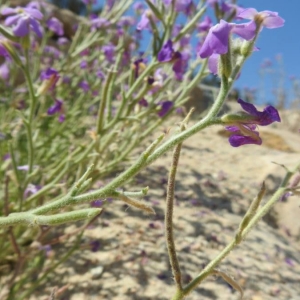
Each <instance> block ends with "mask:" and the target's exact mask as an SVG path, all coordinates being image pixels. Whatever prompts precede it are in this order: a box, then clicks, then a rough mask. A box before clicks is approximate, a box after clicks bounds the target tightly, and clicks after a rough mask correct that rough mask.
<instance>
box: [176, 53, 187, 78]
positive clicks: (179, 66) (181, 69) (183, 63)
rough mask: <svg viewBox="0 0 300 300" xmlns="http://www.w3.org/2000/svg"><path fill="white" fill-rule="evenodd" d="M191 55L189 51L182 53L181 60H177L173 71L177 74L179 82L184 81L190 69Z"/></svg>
mask: <svg viewBox="0 0 300 300" xmlns="http://www.w3.org/2000/svg"><path fill="white" fill-rule="evenodd" d="M189 58H190V54H189V52H188V51H184V52H182V54H181V56H180V58H179V59H176V60H175V62H174V64H173V68H172V70H173V71H174V72H175V78H176V79H177V80H179V81H181V80H183V75H184V73H185V72H186V70H187V68H188V61H189Z"/></svg>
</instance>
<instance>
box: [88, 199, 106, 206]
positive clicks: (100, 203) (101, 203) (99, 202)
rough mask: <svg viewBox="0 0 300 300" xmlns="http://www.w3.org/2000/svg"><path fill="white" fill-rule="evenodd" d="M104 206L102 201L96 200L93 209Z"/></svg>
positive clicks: (92, 204)
mask: <svg viewBox="0 0 300 300" xmlns="http://www.w3.org/2000/svg"><path fill="white" fill-rule="evenodd" d="M102 205H103V201H102V200H95V201H92V202H91V207H101V206H102Z"/></svg>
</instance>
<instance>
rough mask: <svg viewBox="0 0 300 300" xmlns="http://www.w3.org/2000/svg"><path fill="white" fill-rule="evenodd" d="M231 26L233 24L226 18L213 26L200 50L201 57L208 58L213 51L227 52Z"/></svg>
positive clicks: (218, 52)
mask: <svg viewBox="0 0 300 300" xmlns="http://www.w3.org/2000/svg"><path fill="white" fill-rule="evenodd" d="M231 28H232V26H231V24H230V23H227V22H226V21H224V20H221V21H220V23H219V24H216V25H215V26H213V27H211V28H210V30H209V32H208V34H207V36H206V39H205V41H204V43H203V45H202V47H201V49H200V51H199V55H200V57H201V58H206V57H209V56H211V55H212V54H213V53H217V54H225V53H227V52H228V40H229V34H230V31H231Z"/></svg>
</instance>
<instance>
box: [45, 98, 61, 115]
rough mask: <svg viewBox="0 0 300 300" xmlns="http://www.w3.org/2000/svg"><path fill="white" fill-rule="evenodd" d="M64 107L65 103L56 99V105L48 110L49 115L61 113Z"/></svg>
mask: <svg viewBox="0 0 300 300" xmlns="http://www.w3.org/2000/svg"><path fill="white" fill-rule="evenodd" d="M62 106H63V101H62V100H58V99H56V100H55V103H54V104H53V105H52V106H50V107H49V108H48V111H47V113H48V115H49V116H51V115H54V114H56V113H60V112H61V111H62Z"/></svg>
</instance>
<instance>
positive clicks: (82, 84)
mask: <svg viewBox="0 0 300 300" xmlns="http://www.w3.org/2000/svg"><path fill="white" fill-rule="evenodd" d="M78 86H79V87H80V88H82V89H83V91H85V92H88V91H89V90H90V86H89V83H88V82H87V81H86V80H83V81H81V82H79V85H78Z"/></svg>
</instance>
